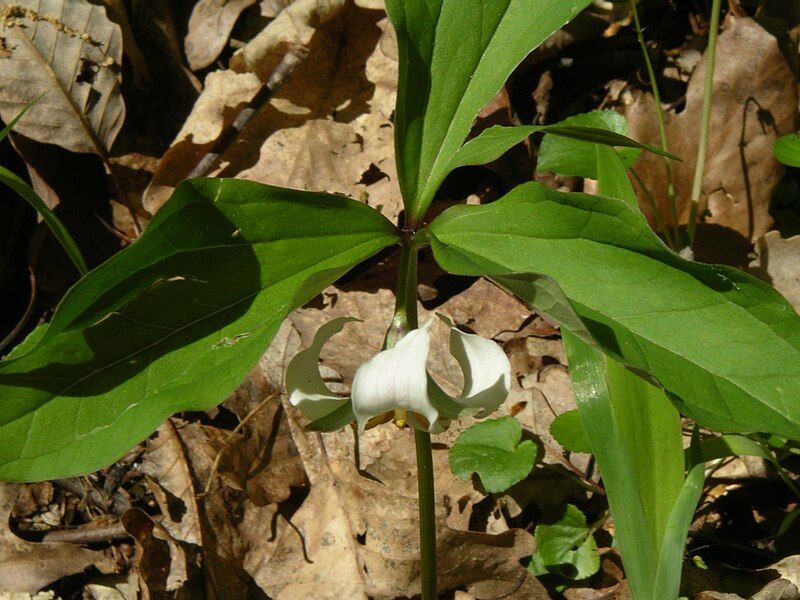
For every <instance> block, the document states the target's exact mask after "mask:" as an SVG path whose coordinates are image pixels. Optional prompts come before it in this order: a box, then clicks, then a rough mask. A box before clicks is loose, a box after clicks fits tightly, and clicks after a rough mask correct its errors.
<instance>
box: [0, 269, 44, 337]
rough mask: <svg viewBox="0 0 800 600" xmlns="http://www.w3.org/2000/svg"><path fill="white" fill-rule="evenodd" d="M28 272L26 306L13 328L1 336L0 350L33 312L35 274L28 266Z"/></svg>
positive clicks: (23, 326) (34, 304)
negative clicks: (28, 284)
mask: <svg viewBox="0 0 800 600" xmlns="http://www.w3.org/2000/svg"><path fill="white" fill-rule="evenodd" d="M28 274H29V276H30V281H31V297H30V299H29V300H28V306H26V307H25V312H24V313H23V314H22V317H20V320H19V321H17V324H16V325H14V329H12V330H11V331H10V332H9V333H8V335H7V336H6V337H4V338H3V341H1V342H0V352H2V351H3V350H5V349H6V348H7V347H8V345H9V344H10V343H11V342H13V341H14V340H15V339H16V338H17V336H18V335H19V334H20V332H21V331H22V330H23V329H24V328H25V325H27V324H28V321H29V320H30V318H31V315H32V314H33V307H34V306H36V275H35V274H34V272H33V269H31V268H30V267H28Z"/></svg>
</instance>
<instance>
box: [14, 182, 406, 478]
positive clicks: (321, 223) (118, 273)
mask: <svg viewBox="0 0 800 600" xmlns="http://www.w3.org/2000/svg"><path fill="white" fill-rule="evenodd" d="M396 241H397V237H396V234H395V228H394V226H393V225H391V223H389V221H387V220H386V219H384V218H383V217H381V216H380V215H379V214H378V213H377V212H375V211H374V210H372V209H370V208H369V207H367V206H365V205H363V204H360V203H358V202H355V201H352V200H349V199H347V198H345V197H343V196H334V195H329V194H320V193H308V192H299V191H293V190H286V189H281V188H275V187H271V186H265V185H261V184H257V183H253V182H247V181H236V180H213V179H200V180H193V181H189V182H185V183H183V184H181V185H180V186H179V187H178V189H177V190H176V191H175V192H174V194H173V196H172V198H171V199H170V201H169V202H167V204H165V205H164V206H163V207H162V209H161V210H160V211H159V212H158V213H157V214H156V216H155V218H154V219H153V221H152V222H151V223H150V226H149V227H148V228H147V230H146V231H145V233H144V235H142V237H141V238H140V239H139V240H138V241H137V242H136V243H134V244H133V245H131V246H130V247H128V248H126V249H125V250H123V251H122V252H120V253H119V254H117V255H116V256H114V257H113V258H112V259H110V260H109V261H107V262H106V263H104V264H103V265H101V266H100V267H98V268H97V269H95V270H93V271H92V272H91V273H89V274H88V275H87V276H86V277H84V278H83V279H82V280H81V281H79V282H78V283H77V284H76V285H75V286H74V287H73V288H72V289H71V290H70V291H69V292H68V294H67V295H66V296H65V298H64V300H63V301H62V303H61V304H60V305H59V307H58V309H57V310H56V313H55V315H54V316H53V319H52V322H51V324H50V326H49V327H48V328H47V330H46V331H45V332H44V333H43V334H42V333H36V334H35V335H37V336H38V341H32V342H30V343H27V344H26V345H25V352H22V353H17V354H16V355H15V356H16V358H14V359H12V360H7V361H4V362H2V363H0V395H1V396H2V398H3V408H2V410H1V411H0V438H1V439H3V440H4V443H3V444H2V446H0V478H1V479H4V480H27V481H30V480H37V479H52V478H56V477H68V476H73V475H79V474H82V473H86V472H89V471H92V470H95V469H98V468H100V467H103V466H105V465H107V464H109V463H110V462H112V461H114V460H115V459H117V458H118V457H119V456H121V455H122V454H123V453H124V452H126V451H127V450H129V449H130V448H131V447H132V446H134V445H135V444H136V443H138V442H139V441H141V440H142V439H143V438H145V437H146V436H147V435H149V434H150V433H151V432H152V431H153V430H154V429H155V428H156V427H157V426H158V425H159V423H160V422H161V421H163V420H164V419H165V418H166V417H168V416H169V415H171V414H173V413H175V412H177V411H182V410H205V409H208V408H210V407H212V406H214V405H215V404H217V403H219V402H221V401H222V400H224V399H225V397H226V395H227V394H229V393H230V392H231V390H233V389H234V388H235V387H236V386H237V385H238V384H239V383H240V382H241V381H242V380H243V379H244V377H245V376H246V374H247V373H248V371H249V370H250V369H251V368H252V366H253V364H255V362H256V361H257V360H258V357H259V356H260V355H261V354H262V352H263V351H264V350H265V348H266V347H267V345H268V344H269V342H270V340H271V339H272V337H273V335H274V334H275V332H276V331H277V330H278V327H280V324H281V322H282V321H283V319H284V317H286V315H287V314H288V313H289V312H290V311H291V310H293V309H294V308H296V307H298V306H301V305H302V304H304V303H305V302H307V301H309V300H310V299H312V298H313V297H314V296H315V295H316V294H318V293H319V292H320V291H321V290H322V289H323V288H324V287H326V286H327V285H329V284H330V283H332V282H333V281H335V280H336V279H337V278H339V277H340V276H341V275H343V274H344V273H346V272H347V271H348V270H349V269H350V268H351V267H353V266H354V265H356V264H357V263H359V262H360V261H362V260H364V259H365V258H367V257H369V256H371V255H373V254H375V253H376V252H378V251H380V250H381V249H383V248H385V247H387V246H390V245H392V244H394V243H395V242H396Z"/></svg>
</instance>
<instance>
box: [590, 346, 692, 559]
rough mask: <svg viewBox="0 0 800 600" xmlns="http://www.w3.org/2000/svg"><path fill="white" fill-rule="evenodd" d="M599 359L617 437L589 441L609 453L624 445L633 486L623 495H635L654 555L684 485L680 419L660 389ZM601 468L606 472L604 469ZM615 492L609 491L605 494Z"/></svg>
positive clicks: (610, 362) (608, 361)
mask: <svg viewBox="0 0 800 600" xmlns="http://www.w3.org/2000/svg"><path fill="white" fill-rule="evenodd" d="M603 358H604V361H605V368H606V381H607V384H608V391H609V394H610V402H611V408H612V411H613V418H614V421H615V425H616V431H615V433H616V435H612V434H611V433H609V434H608V436H607V437H606V438H605V439H603V440H602V441H601V440H597V439H591V438H590V439H591V442H592V446H593V447H595V446H596V445H597V444H599V443H605V444H610V447H609V451H613V450H614V448H617V449H618V448H619V447H620V446H621V445H623V444H624V446H625V451H626V456H627V458H628V459H629V460H630V464H631V468H632V470H633V475H634V477H635V480H636V487H635V488H633V489H630V490H625V491H624V492H623V493H628V494H634V493H635V494H637V495H638V496H639V498H640V500H641V503H642V508H643V511H644V517H645V521H646V524H647V528H646V531H647V532H649V536H650V541H651V543H652V545H653V552H654V554H655V555H656V556H657V555H658V552H659V549H660V548H661V545H662V544H663V541H664V535H665V528H666V525H667V523H668V521H669V518H670V515H671V514H672V509H673V505H674V504H675V501H676V500H677V498H678V495H679V494H680V492H681V488H682V487H683V481H684V464H685V463H684V455H683V443H682V437H683V436H682V431H681V421H680V415H679V414H678V411H677V410H675V407H674V406H672V404H671V403H670V401H669V399H668V398H667V397H666V395H665V394H664V392H663V391H662V390H660V389H658V388H656V387H654V386H652V385H650V384H649V383H647V382H646V381H645V380H643V379H641V378H640V377H637V376H636V375H634V374H633V373H631V372H630V371H628V370H627V369H626V368H625V367H623V366H622V365H621V364H620V363H619V362H618V361H616V360H614V359H612V358H609V357H603ZM579 410H580V409H579ZM583 422H584V424H585V421H583ZM600 470H601V472H603V473H605V470H604V468H603V466H602V465H600ZM615 491H616V490H610V489H607V492H608V494H609V495H611V494H612V493H614V492H615ZM640 533H643V532H640Z"/></svg>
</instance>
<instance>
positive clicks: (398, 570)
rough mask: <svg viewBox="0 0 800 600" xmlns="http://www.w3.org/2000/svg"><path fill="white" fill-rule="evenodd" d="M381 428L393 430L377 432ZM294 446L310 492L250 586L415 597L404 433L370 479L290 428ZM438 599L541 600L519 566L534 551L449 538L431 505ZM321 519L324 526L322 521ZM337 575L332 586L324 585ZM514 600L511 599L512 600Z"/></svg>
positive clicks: (477, 538) (477, 537)
mask: <svg viewBox="0 0 800 600" xmlns="http://www.w3.org/2000/svg"><path fill="white" fill-rule="evenodd" d="M383 427H386V428H390V427H394V426H392V425H386V426H383ZM292 430H293V434H294V439H295V441H296V443H297V446H298V449H299V450H300V454H301V456H302V457H303V461H304V464H305V466H306V471H307V472H308V474H309V479H310V481H311V484H312V486H311V492H310V494H309V496H308V497H307V498H306V500H305V501H304V503H303V505H302V506H301V507H300V508H299V510H298V511H297V512H296V513H295V514H294V515H293V518H292V523H293V525H294V527H295V528H296V530H292V529H289V528H284V529H283V534H282V535H280V536H279V538H278V547H277V549H276V550H275V552H274V553H273V554H272V556H271V558H270V559H269V560H266V561H264V562H263V563H262V564H260V565H259V566H258V569H257V570H256V571H254V572H253V576H254V578H255V579H256V581H257V582H258V583H259V584H260V586H261V587H262V588H263V589H264V590H265V592H266V593H267V594H269V595H270V596H272V597H286V598H294V597H313V598H342V597H347V598H366V597H373V598H378V599H384V598H385V599H388V598H396V597H409V596H413V595H414V594H418V593H419V554H418V553H419V547H418V535H417V525H418V522H417V521H418V516H417V499H416V492H415V487H416V483H415V481H416V480H415V476H414V469H413V467H412V466H411V462H410V461H412V460H413V459H412V458H411V457H412V456H413V454H412V452H411V448H412V447H413V440H412V434H411V432H410V430H407V429H406V430H402V431H401V436H400V438H398V440H396V442H395V444H393V447H392V451H389V452H387V453H385V454H384V455H383V456H382V457H381V458H380V459H379V460H378V461H376V462H375V463H374V464H373V465H372V466H371V467H370V469H369V472H366V471H362V472H359V471H358V469H357V468H356V465H355V464H354V463H353V462H351V461H349V460H336V459H331V458H330V456H329V455H328V453H327V452H326V449H327V446H326V444H325V442H323V436H320V435H318V434H315V433H311V434H307V433H305V432H303V431H302V430H301V429H300V428H299V427H297V426H296V425H294V426H293V428H292ZM434 470H435V472H436V475H437V490H438V492H437V493H439V494H442V491H445V492H447V490H448V489H449V488H450V484H449V483H448V477H449V479H450V480H451V481H452V480H454V479H455V478H454V477H453V476H452V475H448V474H447V473H448V472H449V469H448V467H447V458H446V452H445V451H443V450H437V451H435V455H434ZM437 507H438V509H437V526H438V529H439V536H438V540H439V542H438V543H439V548H440V557H441V558H440V561H439V569H440V589H441V590H442V591H445V590H452V589H455V588H460V587H467V588H473V587H475V588H478V587H481V588H482V589H484V590H488V589H492V590H493V591H494V592H495V593H496V592H497V591H498V590H502V593H501V594H498V595H504V594H512V595H509V596H507V597H510V598H522V597H525V598H547V597H548V596H547V594H546V592H545V591H544V588H542V587H541V585H540V584H538V582H536V581H535V580H534V579H533V578H532V577H531V578H529V577H528V575H527V574H526V572H525V569H524V568H523V567H522V566H521V565H520V560H521V559H522V558H524V557H526V556H529V555H530V554H531V552H532V551H533V545H532V539H531V537H530V535H529V534H527V533H525V532H522V531H518V530H510V531H507V532H505V533H503V534H501V535H488V534H483V533H476V532H465V531H456V530H453V529H450V528H449V527H447V526H446V524H445V521H446V512H445V510H444V508H443V504H442V503H437ZM321 515H324V517H325V518H321ZM332 573H336V575H335V576H331V574H332ZM520 590H522V594H521V595H516V594H519V593H520Z"/></svg>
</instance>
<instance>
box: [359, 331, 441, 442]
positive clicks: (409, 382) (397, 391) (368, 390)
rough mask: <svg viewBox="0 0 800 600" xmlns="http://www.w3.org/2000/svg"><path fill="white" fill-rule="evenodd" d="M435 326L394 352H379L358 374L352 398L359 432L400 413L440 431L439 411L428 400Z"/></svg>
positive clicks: (414, 335)
mask: <svg viewBox="0 0 800 600" xmlns="http://www.w3.org/2000/svg"><path fill="white" fill-rule="evenodd" d="M431 323H432V321H428V322H427V323H426V324H425V325H424V326H423V327H421V328H420V329H415V330H414V331H411V332H410V333H408V334H406V336H405V337H404V338H403V339H401V340H400V341H399V342H397V345H396V346H395V347H394V348H390V349H389V350H384V351H382V352H379V353H378V354H376V355H375V356H374V357H372V358H371V359H370V360H368V361H367V362H365V363H364V364H363V365H361V366H360V367H359V368H358V370H357V371H356V376H355V378H354V379H353V389H352V398H353V412H354V413H355V415H356V421H358V430H359V432H363V431H364V427H365V426H366V424H367V421H368V420H369V419H371V418H372V417H374V416H376V415H379V414H381V413H384V412H388V411H390V410H398V409H400V410H407V411H409V413H416V414H418V415H422V416H423V417H425V418H426V419H427V420H428V429H429V430H430V431H436V430H437V429H438V423H437V422H438V420H439V411H437V410H436V408H434V406H433V405H432V404H431V403H430V401H429V400H428V374H427V372H426V371H425V363H426V362H427V361H428V352H429V350H430V345H431V336H430V333H429V332H428V330H429V329H430V326H431ZM409 417H410V418H409V420H410V422H412V423H413V424H414V425H416V426H420V425H421V423H420V421H419V420H416V419H413V414H412V415H409Z"/></svg>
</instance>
